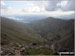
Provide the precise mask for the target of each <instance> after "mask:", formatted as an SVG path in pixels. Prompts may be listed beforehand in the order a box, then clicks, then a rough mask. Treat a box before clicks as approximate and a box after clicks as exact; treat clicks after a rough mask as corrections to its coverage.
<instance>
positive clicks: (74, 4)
mask: <svg viewBox="0 0 75 56" xmlns="http://www.w3.org/2000/svg"><path fill="white" fill-rule="evenodd" d="M62 1H68V3H67V4H66V5H65V6H61V5H60V6H57V4H58V3H60V4H61V2H62ZM63 4H64V3H63ZM57 9H61V10H63V11H75V0H50V1H49V2H48V6H46V10H47V11H55V10H57Z"/></svg>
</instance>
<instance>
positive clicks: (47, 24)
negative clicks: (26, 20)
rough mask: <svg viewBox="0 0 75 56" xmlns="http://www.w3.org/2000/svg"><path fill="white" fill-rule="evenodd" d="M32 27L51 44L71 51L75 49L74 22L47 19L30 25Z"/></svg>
mask: <svg viewBox="0 0 75 56" xmlns="http://www.w3.org/2000/svg"><path fill="white" fill-rule="evenodd" d="M30 26H31V27H32V28H33V29H34V30H35V31H36V32H37V33H39V34H40V35H41V36H42V37H43V38H45V39H47V40H48V43H49V44H55V43H57V44H58V45H60V46H61V48H67V49H69V50H70V51H71V50H73V49H74V20H73V19H72V20H62V19H55V18H51V17H49V18H47V19H44V20H39V21H36V22H33V23H32V24H30Z"/></svg>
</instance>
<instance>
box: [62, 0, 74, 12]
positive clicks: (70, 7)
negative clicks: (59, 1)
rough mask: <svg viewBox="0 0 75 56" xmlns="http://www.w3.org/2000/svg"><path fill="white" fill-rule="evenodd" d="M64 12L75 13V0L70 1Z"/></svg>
mask: <svg viewBox="0 0 75 56" xmlns="http://www.w3.org/2000/svg"><path fill="white" fill-rule="evenodd" d="M62 9H63V10H64V11H75V0H68V3H67V5H66V6H65V7H62Z"/></svg>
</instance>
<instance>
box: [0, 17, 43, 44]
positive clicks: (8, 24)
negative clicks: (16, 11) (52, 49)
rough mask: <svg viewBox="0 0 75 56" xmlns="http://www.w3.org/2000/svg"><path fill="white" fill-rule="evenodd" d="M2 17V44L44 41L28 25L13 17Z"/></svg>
mask: <svg viewBox="0 0 75 56" xmlns="http://www.w3.org/2000/svg"><path fill="white" fill-rule="evenodd" d="M0 18H1V41H2V42H1V44H2V45H5V44H6V45H7V43H8V44H9V43H12V42H15V43H16V42H18V43H22V44H28V43H39V42H43V38H41V36H40V35H39V34H36V33H35V32H34V31H33V30H32V29H30V28H29V27H27V26H26V25H24V24H22V23H19V22H16V21H14V20H11V19H7V18H3V17H0ZM39 38H40V39H39Z"/></svg>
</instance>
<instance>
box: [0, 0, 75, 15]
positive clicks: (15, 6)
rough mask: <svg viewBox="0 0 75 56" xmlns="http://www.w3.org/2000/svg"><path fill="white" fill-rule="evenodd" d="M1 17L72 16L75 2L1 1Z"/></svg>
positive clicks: (57, 0) (72, 0)
mask: <svg viewBox="0 0 75 56" xmlns="http://www.w3.org/2000/svg"><path fill="white" fill-rule="evenodd" d="M0 5H1V7H0V10H1V15H23V14H46V15H52V16H57V15H70V14H73V13H75V12H74V11H75V7H74V6H75V1H74V0H36V1H35V0H29V1H28V0H1V3H0Z"/></svg>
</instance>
